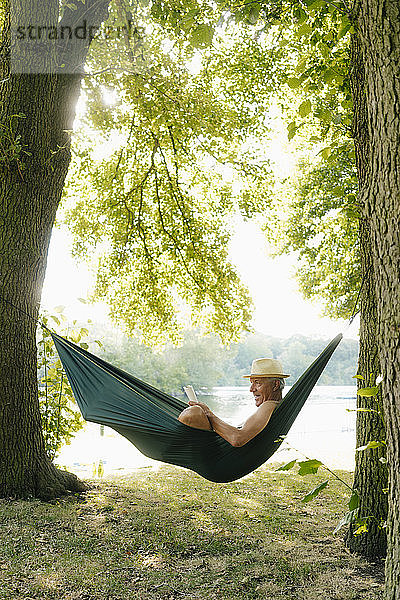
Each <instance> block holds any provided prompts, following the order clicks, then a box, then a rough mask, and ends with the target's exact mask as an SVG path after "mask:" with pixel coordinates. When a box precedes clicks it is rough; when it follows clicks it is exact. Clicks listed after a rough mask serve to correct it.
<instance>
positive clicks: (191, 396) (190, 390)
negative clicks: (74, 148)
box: [183, 385, 198, 402]
mask: <svg viewBox="0 0 400 600" xmlns="http://www.w3.org/2000/svg"><path fill="white" fill-rule="evenodd" d="M183 391H184V392H185V394H186V396H187V397H188V398H189V400H192V401H193V402H198V400H197V396H196V392H195V391H194V389H193V388H192V386H191V385H187V386H183Z"/></svg>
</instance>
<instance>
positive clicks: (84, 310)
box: [42, 223, 358, 338]
mask: <svg viewBox="0 0 400 600" xmlns="http://www.w3.org/2000/svg"><path fill="white" fill-rule="evenodd" d="M70 247H71V239H70V237H69V235H68V233H67V232H65V231H62V230H54V232H53V236H52V240H51V244H50V251H49V259H48V268H47V273H46V280H45V285H44V290H43V298H42V304H43V306H44V307H45V308H46V309H48V310H50V311H51V310H52V309H54V307H56V306H59V305H62V306H65V307H66V308H65V314H66V316H67V317H68V319H69V320H71V321H72V320H73V319H78V320H86V319H92V320H93V321H97V322H104V321H107V320H108V319H107V307H106V306H105V305H103V304H96V305H87V304H83V303H81V302H80V301H79V300H78V298H86V297H87V295H88V293H89V292H90V288H91V286H92V285H93V280H94V279H93V274H91V273H90V272H89V270H88V269H87V268H86V267H85V266H83V265H81V264H80V265H78V264H76V262H75V260H74V259H73V258H72V256H71V253H70ZM231 256H232V259H233V261H234V263H235V264H236V266H237V268H238V270H239V273H240V274H241V276H242V279H243V281H244V283H245V284H246V285H247V286H248V288H249V290H250V293H251V295H252V297H253V301H254V304H255V307H256V310H255V314H254V319H253V326H254V328H255V329H256V330H257V331H260V332H262V333H266V334H268V335H272V336H276V337H289V336H291V335H293V334H296V333H300V334H304V335H309V336H316V337H333V336H335V335H336V334H337V333H339V332H340V331H343V330H344V328H345V326H346V324H345V323H344V322H343V321H332V320H330V319H327V318H324V319H322V318H320V317H319V314H320V313H321V308H320V307H319V306H318V305H317V304H314V303H311V302H309V301H306V300H304V299H303V298H302V296H301V294H300V293H299V292H298V289H297V285H296V280H295V279H294V278H293V277H292V274H293V270H294V267H295V262H294V258H292V257H290V256H289V257H288V256H282V257H278V258H271V257H270V256H268V254H267V244H266V241H265V237H264V236H263V234H262V232H261V231H260V229H259V228H258V227H257V226H256V225H255V224H253V223H247V224H243V225H241V226H240V227H238V230H237V232H236V234H235V237H234V240H233V243H232V248H231ZM357 331H358V326H357V323H354V324H353V325H352V327H351V329H350V330H349V331H348V333H347V334H346V337H352V338H355V337H356V336H357Z"/></svg>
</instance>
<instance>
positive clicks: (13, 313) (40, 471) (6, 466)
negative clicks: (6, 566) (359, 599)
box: [0, 0, 108, 499]
mask: <svg viewBox="0 0 400 600" xmlns="http://www.w3.org/2000/svg"><path fill="white" fill-rule="evenodd" d="M46 4H47V3H43V4H41V3H37V5H36V6H35V7H33V10H34V11H35V14H37V11H38V10H39V6H44V5H46ZM91 5H93V6H95V7H96V10H97V11H98V12H97V14H98V15H100V14H101V16H102V18H103V19H104V18H105V16H106V14H107V6H108V2H97V3H96V2H95V0H93V1H92V2H90V0H89V1H88V2H86V5H84V4H80V6H81V7H83V9H84V10H87V11H90V9H91ZM56 6H57V10H58V2H56ZM65 15H66V17H67V18H68V16H69V15H68V13H65V14H64V16H65ZM27 17H29V15H28V16H27V15H25V19H26V21H25V22H29V19H28V18H27ZM34 22H38V21H34ZM100 22H101V20H100ZM88 47H89V44H87V47H86V48H85V49H83V48H81V49H80V56H79V60H80V62H78V63H77V64H78V65H79V64H82V59H84V57H85V56H86V53H87V50H88ZM84 50H85V51H84ZM1 58H2V63H1V70H0V80H1V84H0V98H1V107H0V125H1V130H0V131H1V133H0V135H1V137H0V142H1V146H0V153H1V154H0V156H1V160H0V169H1V177H0V197H1V204H0V303H1V310H0V340H1V345H0V497H27V496H36V497H41V498H46V499H48V498H52V497H55V496H57V495H60V494H62V493H65V492H67V491H82V490H84V489H85V488H86V486H85V484H84V483H82V482H81V481H79V480H78V479H77V477H76V476H74V475H72V474H70V473H67V472H64V471H59V470H58V469H56V468H55V466H54V465H53V464H52V463H51V461H50V460H49V459H48V457H47V456H46V453H45V449H44V442H43V436H42V430H41V419H40V413H39V402H38V393H37V369H36V342H35V337H36V321H37V317H38V308H39V303H40V296H41V291H42V285H43V279H44V274H45V269H46V261H47V251H48V246H49V241H50V236H51V230H52V227H53V224H54V220H55V216H56V211H57V207H58V204H59V202H60V199H61V194H62V190H63V186H64V181H65V177H66V174H67V171H68V166H69V163H70V133H69V132H70V130H71V129H72V123H73V119H74V115H75V106H76V102H77V99H78V96H79V91H80V83H81V76H80V75H74V74H71V75H68V74H65V75H57V74H52V73H49V74H23V75H21V74H13V73H11V72H10V70H9V62H8V58H7V48H4V47H3V48H2V57H1ZM83 62H84V60H83Z"/></svg>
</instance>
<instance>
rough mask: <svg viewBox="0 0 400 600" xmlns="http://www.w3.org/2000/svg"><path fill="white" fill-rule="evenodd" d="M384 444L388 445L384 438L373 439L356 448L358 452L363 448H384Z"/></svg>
mask: <svg viewBox="0 0 400 600" xmlns="http://www.w3.org/2000/svg"><path fill="white" fill-rule="evenodd" d="M383 446H386V442H385V441H384V440H380V441H378V440H371V441H370V442H368V444H366V445H365V446H360V447H359V448H356V450H357V452H361V451H362V450H373V449H374V448H382V447H383Z"/></svg>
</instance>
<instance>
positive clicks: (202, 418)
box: [178, 406, 211, 431]
mask: <svg viewBox="0 0 400 600" xmlns="http://www.w3.org/2000/svg"><path fill="white" fill-rule="evenodd" d="M178 421H180V422H181V423H184V424H185V425H189V427H194V428H195V429H206V430H208V431H211V425H210V421H209V420H208V418H207V416H206V414H205V412H204V410H203V409H202V408H201V407H200V406H189V407H188V408H185V410H183V411H182V412H181V414H180V415H179V417H178Z"/></svg>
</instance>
